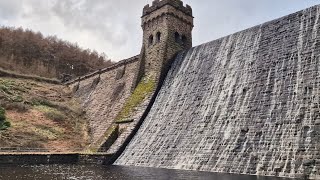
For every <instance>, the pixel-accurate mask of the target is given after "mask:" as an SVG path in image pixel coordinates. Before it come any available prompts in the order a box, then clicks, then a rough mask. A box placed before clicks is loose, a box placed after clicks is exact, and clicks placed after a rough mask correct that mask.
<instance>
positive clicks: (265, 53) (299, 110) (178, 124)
mask: <svg viewBox="0 0 320 180" xmlns="http://www.w3.org/2000/svg"><path fill="white" fill-rule="evenodd" d="M115 164H116V165H134V166H148V167H160V168H173V169H189V170H201V171H213V172H225V173H236V174H253V175H267V176H285V177H308V178H311V179H320V6H315V7H312V8H309V9H306V10H303V11H300V12H297V13H294V14H291V15H288V16H285V17H283V18H280V19H277V20H274V21H271V22H267V23H264V24H262V25H259V26H255V27H253V28H250V29H247V30H244V31H241V32H238V33H235V34H232V35H230V36H227V37H224V38H221V39H218V40H215V41H212V42H209V43H206V44H203V45H200V46H197V47H194V48H192V49H190V50H188V51H186V52H184V53H180V54H179V55H178V57H177V58H176V59H175V62H174V64H173V65H172V68H171V70H170V71H169V74H168V76H167V78H166V80H165V83H164V85H163V86H162V89H161V90H160V92H159V94H158V96H157V99H156V101H155V103H154V105H153V107H152V108H151V110H150V112H149V114H148V116H147V118H146V119H145V121H144V123H143V124H142V126H141V128H140V129H139V131H138V133H137V134H136V136H135V137H134V138H133V139H132V141H131V142H130V144H129V145H128V146H127V148H126V150H125V151H124V153H123V154H122V155H121V156H120V157H119V159H118V160H117V161H116V163H115Z"/></svg>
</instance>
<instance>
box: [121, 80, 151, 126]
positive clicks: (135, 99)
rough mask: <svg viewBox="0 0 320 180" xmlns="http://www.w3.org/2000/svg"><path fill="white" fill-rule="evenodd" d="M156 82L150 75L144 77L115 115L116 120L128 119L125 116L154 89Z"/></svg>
mask: <svg viewBox="0 0 320 180" xmlns="http://www.w3.org/2000/svg"><path fill="white" fill-rule="evenodd" d="M155 87H156V82H155V81H154V79H153V78H152V77H144V78H142V80H141V81H140V82H139V84H138V86H137V87H136V89H135V90H134V91H133V93H132V94H131V96H130V97H129V99H128V100H127V101H126V103H125V105H124V107H123V108H122V110H121V111H120V113H119V114H118V116H117V117H116V122H117V123H121V122H123V121H128V120H127V118H128V117H129V115H130V114H131V113H132V112H133V111H134V110H135V108H136V107H137V106H138V105H139V104H141V103H142V102H143V100H145V98H147V97H148V96H149V95H151V93H152V92H153V91H154V90H155Z"/></svg>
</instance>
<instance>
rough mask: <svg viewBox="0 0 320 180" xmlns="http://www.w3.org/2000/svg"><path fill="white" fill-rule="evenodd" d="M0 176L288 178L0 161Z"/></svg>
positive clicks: (17, 179)
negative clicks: (12, 163) (9, 163)
mask: <svg viewBox="0 0 320 180" xmlns="http://www.w3.org/2000/svg"><path fill="white" fill-rule="evenodd" d="M0 179H1V180H106V179H117V180H129V179H130V180H166V179H169V180H171V179H177V180H179V179H181V180H189V179H190V180H197V179H199V180H202V179H204V180H206V179H208V180H209V179H210V180H287V179H285V178H275V177H257V176H246V175H230V174H218V173H212V172H197V171H182V170H169V169H156V168H141V167H125V166H98V165H37V166H29V165H28V166H7V165H0Z"/></svg>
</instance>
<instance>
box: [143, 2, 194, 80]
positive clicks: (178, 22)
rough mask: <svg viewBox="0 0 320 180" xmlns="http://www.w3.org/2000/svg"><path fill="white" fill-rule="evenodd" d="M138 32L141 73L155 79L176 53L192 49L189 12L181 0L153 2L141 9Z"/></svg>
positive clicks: (190, 11) (191, 23) (191, 25)
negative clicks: (139, 31)
mask: <svg viewBox="0 0 320 180" xmlns="http://www.w3.org/2000/svg"><path fill="white" fill-rule="evenodd" d="M142 29H143V45H142V50H141V61H142V63H141V64H142V65H141V66H142V68H141V71H143V73H144V75H145V76H151V77H154V78H156V79H157V78H159V76H160V74H161V72H162V71H163V69H164V68H165V67H166V65H167V64H168V63H170V60H172V59H173V57H174V56H175V55H176V54H177V52H179V51H182V50H185V49H190V48H191V47H192V29H193V16H192V9H191V7H190V6H189V5H186V6H184V5H183V2H182V1H181V0H154V1H153V3H152V6H150V5H149V4H148V5H146V6H145V7H144V8H143V15H142Z"/></svg>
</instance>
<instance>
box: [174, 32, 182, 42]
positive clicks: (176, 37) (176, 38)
mask: <svg viewBox="0 0 320 180" xmlns="http://www.w3.org/2000/svg"><path fill="white" fill-rule="evenodd" d="M174 38H175V40H176V42H177V43H180V40H181V39H180V34H179V33H178V32H175V33H174Z"/></svg>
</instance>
